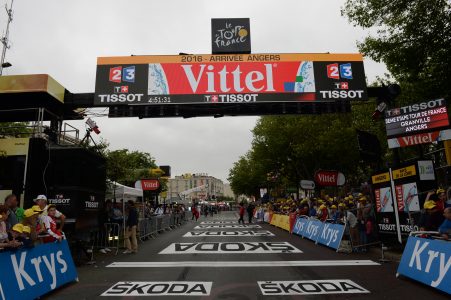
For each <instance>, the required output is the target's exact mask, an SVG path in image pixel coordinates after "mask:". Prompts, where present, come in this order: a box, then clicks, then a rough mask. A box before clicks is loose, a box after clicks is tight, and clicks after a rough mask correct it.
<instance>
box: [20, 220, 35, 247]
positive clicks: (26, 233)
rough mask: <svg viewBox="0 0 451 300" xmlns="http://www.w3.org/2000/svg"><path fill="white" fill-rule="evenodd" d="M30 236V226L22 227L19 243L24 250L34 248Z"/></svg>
mask: <svg viewBox="0 0 451 300" xmlns="http://www.w3.org/2000/svg"><path fill="white" fill-rule="evenodd" d="M30 234H31V228H30V226H27V225H23V228H22V236H21V242H22V244H23V247H24V248H32V247H33V246H34V244H33V240H32V239H31V237H30Z"/></svg>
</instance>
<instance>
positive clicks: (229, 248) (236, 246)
mask: <svg viewBox="0 0 451 300" xmlns="http://www.w3.org/2000/svg"><path fill="white" fill-rule="evenodd" d="M195 253H202V254H218V253H224V254H257V253H258V254H267V253H302V251H301V250H299V249H298V248H296V247H294V246H293V245H291V244H290V243H288V242H228V243H218V242H200V243H172V244H171V245H169V246H168V247H167V248H165V249H163V250H162V251H160V253H159V254H195Z"/></svg>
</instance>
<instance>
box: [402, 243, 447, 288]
mask: <svg viewBox="0 0 451 300" xmlns="http://www.w3.org/2000/svg"><path fill="white" fill-rule="evenodd" d="M450 267H451V243H450V242H448V241H441V240H431V239H423V238H418V237H412V236H411V237H409V239H408V240H407V245H406V247H405V248H404V252H403V254H402V257H401V262H400V263H399V267H398V274H401V275H403V276H406V277H409V278H412V279H414V280H417V281H420V282H422V283H424V284H426V285H428V286H431V287H433V288H436V289H439V290H442V291H444V292H446V293H448V294H451V272H450Z"/></svg>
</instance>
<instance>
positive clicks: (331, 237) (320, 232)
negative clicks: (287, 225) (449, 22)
mask: <svg viewBox="0 0 451 300" xmlns="http://www.w3.org/2000/svg"><path fill="white" fill-rule="evenodd" d="M344 229H345V226H344V225H341V224H332V223H323V222H321V221H318V220H309V219H306V218H298V219H297V220H296V224H295V225H294V228H293V233H295V234H297V235H300V236H302V237H305V238H308V239H310V240H312V241H315V242H316V243H320V244H322V245H325V246H328V247H331V248H334V249H336V250H338V248H339V247H340V243H341V239H342V238H343V234H344Z"/></svg>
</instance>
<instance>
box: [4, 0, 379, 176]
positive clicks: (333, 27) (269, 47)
mask: <svg viewBox="0 0 451 300" xmlns="http://www.w3.org/2000/svg"><path fill="white" fill-rule="evenodd" d="M2 1H4V0H2ZM10 1H11V0H8V3H10ZM343 4H344V1H341V0H334V1H331V0H315V1H311V0H308V1H307V0H277V1H276V0H227V1H216V0H127V1H124V0H122V1H119V0H77V1H69V0H53V1H49V0H40V1H35V0H15V1H14V7H13V10H14V20H13V23H12V25H11V29H10V41H11V48H10V49H9V50H8V52H7V56H6V61H8V62H10V63H12V65H13V67H11V68H8V69H5V70H4V75H14V74H39V73H40V74H42V73H45V74H49V75H51V76H52V77H53V78H55V79H56V80H57V81H58V82H60V83H61V84H62V85H63V86H64V87H66V89H68V90H69V91H71V92H73V93H86V92H94V85H95V75H96V74H95V72H96V58H97V57H99V56H128V55H131V54H135V55H138V54H148V55H157V54H178V53H179V52H185V53H194V54H210V53H211V41H210V34H211V28H210V22H211V18H229V17H230V18H250V20H251V38H252V52H253V53H312V52H313V53H322V52H331V53H353V52H357V47H356V42H357V41H359V40H362V39H363V37H364V36H366V35H367V32H365V31H363V30H361V29H360V28H354V27H353V26H351V25H350V24H349V23H348V22H347V20H346V19H345V18H344V17H342V16H341V15H340V8H341V7H342V6H343ZM0 28H1V29H2V32H4V28H6V14H5V13H4V11H2V12H1V18H0ZM365 71H366V75H367V77H368V80H369V81H372V80H374V79H375V77H376V76H378V75H382V74H383V73H384V72H386V69H385V67H384V66H383V65H380V64H376V63H375V62H372V61H370V60H365ZM94 119H95V121H96V122H97V124H98V125H99V127H100V130H101V131H102V133H101V136H102V137H103V138H105V139H106V140H107V141H108V142H109V143H110V149H112V150H115V149H121V148H128V149H130V150H140V151H145V152H149V153H151V155H152V156H153V157H154V158H155V159H156V161H157V164H159V165H170V166H171V167H172V173H173V175H180V174H183V173H196V172H205V173H209V174H210V175H212V176H215V177H217V178H220V179H222V180H226V179H227V177H228V172H229V169H230V168H231V167H232V165H233V163H234V162H235V161H237V160H238V158H239V156H241V155H243V154H245V153H246V152H247V151H248V150H249V149H250V146H251V140H252V133H251V130H252V128H253V127H254V125H255V122H256V120H257V118H256V117H226V118H219V119H214V118H193V119H174V118H170V119H143V120H139V119H137V118H117V119H108V118H106V117H102V118H100V117H97V118H94ZM71 124H73V125H75V126H77V127H78V128H80V129H81V130H84V123H83V122H81V121H77V122H71ZM94 138H95V139H98V138H99V137H98V136H96V137H94Z"/></svg>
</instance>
